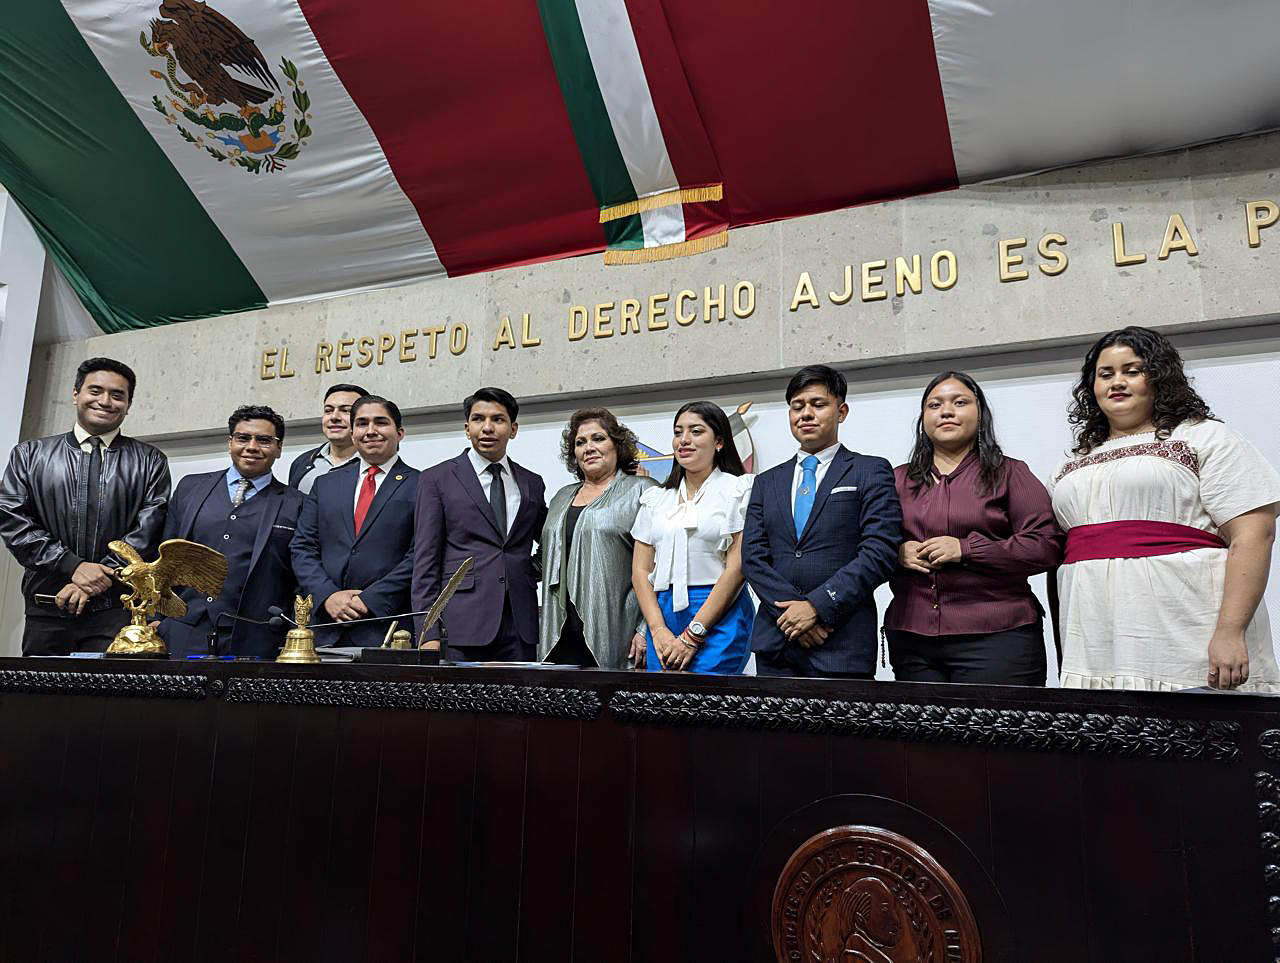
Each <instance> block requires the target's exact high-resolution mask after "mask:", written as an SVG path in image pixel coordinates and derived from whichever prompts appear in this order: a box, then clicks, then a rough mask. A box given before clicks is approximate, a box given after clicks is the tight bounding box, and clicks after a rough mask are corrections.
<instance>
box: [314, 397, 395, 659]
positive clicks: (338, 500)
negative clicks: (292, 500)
mask: <svg viewBox="0 0 1280 963" xmlns="http://www.w3.org/2000/svg"><path fill="white" fill-rule="evenodd" d="M351 435H352V438H354V439H355V443H356V450H357V451H358V452H359V453H360V457H359V458H358V459H353V460H352V461H350V462H348V463H347V464H346V465H343V466H342V467H341V468H336V469H334V470H333V471H330V472H326V473H325V474H324V475H321V476H320V477H319V478H317V479H316V483H315V486H314V487H313V488H312V489H311V494H309V495H307V497H306V500H305V501H304V502H303V504H302V514H301V515H300V516H299V519H298V532H297V534H296V535H295V536H294V538H293V570H294V572H295V573H296V574H297V576H298V582H299V583H300V584H301V586H302V594H304V595H310V596H311V597H312V599H313V600H314V602H315V606H316V609H315V611H316V612H317V613H318V615H319V619H318V620H317V621H318V623H324V622H326V621H331V622H333V623H335V626H334V627H333V628H325V627H320V628H317V630H316V641H317V642H318V643H320V644H321V645H354V646H376V645H381V644H382V640H383V638H384V637H385V635H386V632H387V628H388V626H389V625H390V624H391V623H390V621H389V620H388V621H383V622H363V623H361V624H360V625H353V626H350V627H349V628H344V627H343V625H342V623H344V622H353V621H355V620H357V619H367V618H375V617H384V616H391V615H399V614H400V613H402V612H405V611H408V609H409V582H410V579H411V578H412V576H413V501H414V493H415V491H416V489H417V484H418V470H417V469H416V468H410V467H409V466H408V465H406V464H405V463H404V462H403V461H401V460H400V442H401V440H402V439H403V438H404V424H403V419H402V418H401V417H400V409H399V408H398V407H397V406H396V405H395V403H394V402H391V401H388V400H387V399H386V398H381V397H379V396H377V395H365V396H364V397H363V398H360V399H359V400H357V401H356V403H355V404H354V405H353V406H352V408H351ZM404 628H408V626H404Z"/></svg>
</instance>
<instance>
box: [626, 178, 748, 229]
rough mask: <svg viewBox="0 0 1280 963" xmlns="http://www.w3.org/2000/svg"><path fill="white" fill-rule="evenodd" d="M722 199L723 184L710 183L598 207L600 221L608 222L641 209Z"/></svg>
mask: <svg viewBox="0 0 1280 963" xmlns="http://www.w3.org/2000/svg"><path fill="white" fill-rule="evenodd" d="M722 200H724V185H723V184H712V185H710V186H708V187H677V188H673V189H672V190H669V191H663V192H662V193H661V194H650V195H649V196H648V197H637V198H636V199H635V200H634V201H627V202H626V203H625V204H614V205H613V206H612V207H602V208H600V223H601V224H608V223H609V222H610V221H616V220H618V219H620V218H623V217H630V216H631V215H632V214H639V213H640V212H641V211H652V210H656V209H657V208H659V207H670V206H671V205H673V204H706V203H707V202H709V201H722Z"/></svg>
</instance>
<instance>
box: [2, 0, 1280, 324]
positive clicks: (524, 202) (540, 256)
mask: <svg viewBox="0 0 1280 963" xmlns="http://www.w3.org/2000/svg"><path fill="white" fill-rule="evenodd" d="M1278 35H1280V4H1277V3H1276V2H1275V0H1217V2H1215V3H1212V4H1210V3H1205V2H1203V0H1126V2H1125V3H1123V4H1116V3H1114V2H1110V0H1072V2H1071V3H1069V4H1068V3H1062V2H1059V0H893V2H880V3H873V2H871V0H808V2H801V3H796V4H784V3H776V2H769V3H766V2H757V0H749V2H746V3H743V2H737V3H729V2H726V0H467V2H465V3H464V2H459V0H361V2H355V0H210V2H209V3H203V2H199V0H63V2H61V3H59V2H58V0H11V2H9V3H7V4H5V5H4V7H3V10H2V11H0V182H2V183H3V184H4V185H5V186H6V187H7V188H8V190H9V192H10V193H11V194H12V195H13V197H14V199H15V200H16V201H17V202H18V203H19V204H20V205H21V206H22V207H23V209H24V210H25V211H26V213H27V215H28V217H29V218H30V220H31V221H32V223H33V224H34V225H35V227H36V229H37V230H38V231H39V233H40V234H41V236H42V238H43V240H44V242H45V244H46V246H47V248H48V250H49V252H50V254H51V255H52V257H53V258H54V260H55V261H56V263H57V264H58V266H59V267H60V268H61V270H62V272H63V273H64V274H65V276H66V277H67V278H68V280H69V281H70V282H71V284H72V285H73V287H74V288H75V290H76V292H77V294H78V295H79V296H80V298H81V300H82V301H83V302H84V303H85V305H86V306H87V307H88V308H89V310H90V312H91V313H92V315H93V317H94V318H95V320H96V321H97V322H98V324H99V325H100V326H101V327H102V328H103V329H104V330H107V331H117V330H123V329H128V328H137V327H146V326H150V325H153V324H160V323H166V322H171V321H179V320H186V319H191V318H199V317H207V316H211V315H216V314H222V313H227V312H234V311H241V310H246V309H249V308H254V307H260V306H263V305H266V304H278V303H283V302H289V301H297V300H305V299H310V298H316V297H325V296H332V295H336V294H342V293H348V292H355V291H361V290H368V289H373V288H380V287H386V286H389V285H394V284H400V283H405V282H409V281H415V280H420V279H423V278H428V277H432V276H435V275H440V274H450V275H458V274H466V273H470V272H476V271H488V270H493V269H495V268H501V267H505V266H509V265H516V264H523V263H529V262H534V261H541V260H547V259H551V258H560V257H568V256H573V255H580V254H589V253H597V252H601V251H603V252H604V258H605V260H606V261H607V262H609V263H615V264H628V263H635V262H641V261H650V260H656V259H661V258H666V257H676V256H684V255H695V254H698V253H700V252H703V251H707V250H712V249H714V248H716V247H720V246H722V245H724V244H725V243H727V241H728V229H729V228H732V227H736V226H740V225H744V224H753V223H759V222H763V221H769V220H775V219H779V218H785V217H794V216H798V215H804V214H811V213H815V212H819V211H825V210H831V209H834V208H840V207H846V206H850V205H854V204H860V203H866V202H872V201H879V200H884V199H888V198H894V197H902V196H907V195H912V194H918V193H923V192H927V191H936V190H941V189H945V188H949V187H954V186H956V185H958V184H963V183H971V182H975V181H983V180H989V179H993V178H1001V177H1009V176H1015V175H1019V174H1025V173H1029V172H1033V171H1037V170H1042V169H1045V168H1051V167H1057V166H1063V165H1067V164H1072V163H1077V162H1080V161H1084V160H1088V159H1091V158H1099V157H1110V156H1122V155H1129V154H1137V153H1143V152H1150V151H1159V150H1164V149H1168V148H1172V147H1177V146H1180V145H1185V144H1191V143H1198V142H1203V141H1207V140H1213V139H1218V138H1223V137H1229V136H1234V135H1238V134H1241V133H1246V132H1250V131H1256V130H1263V129H1269V128H1273V127H1277V126H1280V57H1276V56H1275V55H1274V52H1273V51H1272V49H1271V47H1272V45H1273V42H1274V37H1276V36H1278Z"/></svg>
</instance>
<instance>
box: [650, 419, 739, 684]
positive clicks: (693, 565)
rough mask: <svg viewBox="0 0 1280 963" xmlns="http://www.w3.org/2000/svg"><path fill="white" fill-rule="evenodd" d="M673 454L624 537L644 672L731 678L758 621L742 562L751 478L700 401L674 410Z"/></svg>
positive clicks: (729, 437) (723, 426)
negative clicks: (642, 631) (628, 540)
mask: <svg viewBox="0 0 1280 963" xmlns="http://www.w3.org/2000/svg"><path fill="white" fill-rule="evenodd" d="M672 451H673V452H674V453H675V460H674V462H673V464H672V466H671V474H670V475H668V476H667V480H666V481H665V482H663V484H662V486H661V487H659V488H650V489H649V490H648V491H646V492H645V493H644V494H643V495H641V496H640V512H639V514H638V515H637V516H636V521H635V524H634V525H633V526H632V529H631V537H632V538H634V539H635V549H634V552H633V554H632V561H631V583H632V585H633V586H634V587H635V590H636V596H637V598H638V599H639V602H640V610H641V612H642V613H643V614H644V619H645V622H647V623H648V626H649V629H648V632H646V641H647V647H646V648H647V653H646V659H645V664H646V666H647V667H648V669H649V671H651V672H656V671H658V670H661V669H667V670H676V671H679V670H685V671H689V672H716V673H723V674H736V673H739V672H741V671H742V670H743V668H744V667H745V666H746V664H747V659H748V657H749V656H750V655H751V621H752V617H753V616H754V614H755V607H754V606H753V605H752V604H751V596H750V595H749V594H748V592H747V591H746V590H745V589H744V588H743V579H742V556H741V548H742V526H743V523H744V521H745V519H746V514H747V501H748V499H749V498H750V497H751V483H752V481H753V480H754V476H753V475H747V474H744V473H743V468H742V459H741V458H740V457H739V456H738V449H737V448H736V447H735V446H734V444H733V431H732V430H731V429H730V427H729V419H728V418H727V417H726V416H725V413H724V411H722V410H721V408H720V407H719V406H718V405H714V404H711V403H710V402H707V401H691V402H689V403H688V404H687V405H685V406H684V407H682V408H681V409H680V410H679V411H677V412H676V418H675V437H674V439H673V442H672ZM633 658H634V659H635V661H636V662H637V664H638V663H639V653H638V652H637V653H634V654H633Z"/></svg>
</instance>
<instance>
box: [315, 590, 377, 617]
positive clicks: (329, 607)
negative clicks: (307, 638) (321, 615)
mask: <svg viewBox="0 0 1280 963" xmlns="http://www.w3.org/2000/svg"><path fill="white" fill-rule="evenodd" d="M361 591H362V590H361V589H342V590H341V591H338V592H334V593H333V594H332V595H330V596H329V597H328V598H327V599H325V600H324V610H325V611H326V612H328V613H329V618H331V619H333V620H334V621H335V622H354V621H355V620H356V619H362V618H364V617H365V616H367V615H368V614H369V607H368V606H367V605H365V604H364V602H362V601H361V600H360V592H361Z"/></svg>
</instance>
